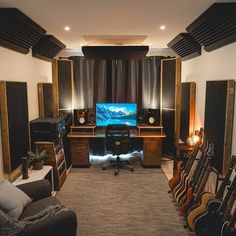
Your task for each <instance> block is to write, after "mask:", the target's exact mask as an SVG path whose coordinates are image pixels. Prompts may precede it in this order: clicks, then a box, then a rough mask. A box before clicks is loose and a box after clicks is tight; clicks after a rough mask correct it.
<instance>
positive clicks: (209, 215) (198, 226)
mask: <svg viewBox="0 0 236 236" xmlns="http://www.w3.org/2000/svg"><path fill="white" fill-rule="evenodd" d="M220 204H221V201H219V200H217V199H214V200H212V201H210V202H209V203H208V204H207V208H206V210H205V211H204V212H202V213H201V214H200V215H198V217H197V218H196V220H195V221H194V230H195V233H196V235H201V236H204V235H205V236H210V235H211V234H209V231H210V227H212V221H213V220H212V219H213V218H214V217H216V215H217V210H218V209H219V207H220ZM213 235H214V234H213ZM214 236H215V235H214Z"/></svg>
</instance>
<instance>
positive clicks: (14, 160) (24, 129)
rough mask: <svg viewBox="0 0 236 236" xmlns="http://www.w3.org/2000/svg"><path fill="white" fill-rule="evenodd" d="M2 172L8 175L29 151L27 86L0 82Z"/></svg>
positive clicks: (18, 83) (22, 83)
mask: <svg viewBox="0 0 236 236" xmlns="http://www.w3.org/2000/svg"><path fill="white" fill-rule="evenodd" d="M0 110H1V129H2V142H3V162H4V171H5V173H7V174H10V173H11V172H12V171H13V170H15V169H16V168H17V167H18V166H19V165H20V164H21V157H23V156H26V155H27V151H28V150H29V147H30V145H29V117H28V100H27V84H26V83H24V82H6V81H0Z"/></svg>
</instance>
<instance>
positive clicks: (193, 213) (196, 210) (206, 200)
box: [187, 156, 236, 230]
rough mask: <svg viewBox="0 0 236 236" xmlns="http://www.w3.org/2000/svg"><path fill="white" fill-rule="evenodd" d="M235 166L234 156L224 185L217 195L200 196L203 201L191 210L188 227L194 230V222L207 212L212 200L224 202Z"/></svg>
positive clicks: (207, 193)
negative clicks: (226, 189)
mask: <svg viewBox="0 0 236 236" xmlns="http://www.w3.org/2000/svg"><path fill="white" fill-rule="evenodd" d="M235 164H236V158H235V156H232V159H231V162H230V165H229V168H228V171H227V174H226V175H225V178H224V180H223V182H222V184H221V185H220V188H219V190H218V191H217V193H216V195H215V194H213V193H209V192H204V193H203V194H201V196H200V199H201V200H200V201H199V202H198V203H197V204H195V205H193V206H192V207H191V208H190V209H189V211H188V216H187V222H188V226H189V228H190V229H191V230H194V222H195V220H196V218H197V217H198V216H199V215H201V214H202V213H203V212H205V211H206V208H207V205H208V203H209V202H210V201H211V200H213V199H219V200H221V201H222V200H223V195H224V192H225V188H226V186H227V185H229V180H230V176H231V174H232V172H233V169H234V166H235Z"/></svg>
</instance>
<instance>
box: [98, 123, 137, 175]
mask: <svg viewBox="0 0 236 236" xmlns="http://www.w3.org/2000/svg"><path fill="white" fill-rule="evenodd" d="M129 136H130V134H129V128H128V126H127V125H108V126H107V127H106V139H105V141H106V149H107V151H112V154H113V155H116V160H115V161H113V160H112V161H111V163H108V164H105V165H103V166H102V170H105V169H106V168H107V167H109V166H112V167H113V168H115V170H114V175H117V174H118V173H119V169H120V168H121V167H127V168H128V169H130V170H131V171H133V170H134V169H133V166H132V165H131V163H130V162H129V161H127V160H121V159H120V154H126V153H128V151H129Z"/></svg>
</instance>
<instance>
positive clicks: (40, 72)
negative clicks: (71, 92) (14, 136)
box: [0, 47, 52, 178]
mask: <svg viewBox="0 0 236 236" xmlns="http://www.w3.org/2000/svg"><path fill="white" fill-rule="evenodd" d="M51 67H52V66H51V63H50V62H46V61H43V60H39V59H36V58H33V57H32V56H31V53H29V54H27V55H24V54H21V53H17V52H14V51H12V50H9V49H6V48H3V47H0V80H5V81H23V82H27V90H28V108H29V120H32V119H35V118H37V117H38V92H37V84H38V83H39V82H51V81H52V69H51ZM3 176H4V173H3V158H2V140H1V135H0V178H2V177H3Z"/></svg>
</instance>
